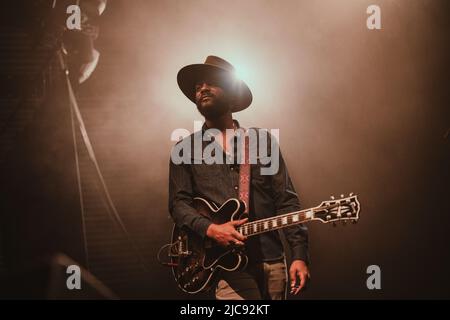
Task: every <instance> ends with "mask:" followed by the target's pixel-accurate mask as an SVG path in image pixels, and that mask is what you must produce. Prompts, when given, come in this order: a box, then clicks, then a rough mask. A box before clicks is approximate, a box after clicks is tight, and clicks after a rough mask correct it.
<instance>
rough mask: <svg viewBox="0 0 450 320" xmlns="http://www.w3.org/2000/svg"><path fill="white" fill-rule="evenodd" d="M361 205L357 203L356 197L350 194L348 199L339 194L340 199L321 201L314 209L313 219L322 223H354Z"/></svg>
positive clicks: (332, 198)
mask: <svg viewBox="0 0 450 320" xmlns="http://www.w3.org/2000/svg"><path fill="white" fill-rule="evenodd" d="M360 210H361V205H360V203H359V201H358V196H357V195H353V193H350V194H349V195H348V197H344V195H343V194H341V198H339V199H335V198H334V197H333V196H332V197H331V200H328V201H323V202H322V203H321V204H320V205H319V206H317V207H316V208H315V209H314V218H315V219H317V220H320V221H322V222H323V223H329V222H337V221H343V222H344V223H345V222H347V221H352V222H354V223H356V221H358V219H359V211H360Z"/></svg>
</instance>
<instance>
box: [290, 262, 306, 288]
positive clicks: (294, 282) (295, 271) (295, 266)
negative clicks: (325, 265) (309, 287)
mask: <svg viewBox="0 0 450 320" xmlns="http://www.w3.org/2000/svg"><path fill="white" fill-rule="evenodd" d="M289 275H290V276H291V294H297V293H299V292H300V290H302V289H303V288H304V287H305V285H306V281H308V279H309V278H310V277H311V276H310V275H309V270H308V266H307V265H306V263H305V262H304V261H302V260H294V261H292V264H291V267H290V269H289ZM298 280H299V281H298Z"/></svg>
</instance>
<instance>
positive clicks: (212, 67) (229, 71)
mask: <svg viewBox="0 0 450 320" xmlns="http://www.w3.org/2000/svg"><path fill="white" fill-rule="evenodd" d="M210 76H214V78H215V79H216V80H218V81H219V82H220V83H219V85H222V86H223V87H225V88H227V89H228V90H229V92H230V93H231V94H233V96H234V101H235V103H234V104H233V106H232V108H231V111H232V112H238V111H241V110H244V109H245V108H247V107H248V106H249V105H250V104H251V103H252V99H253V96H252V93H251V91H250V89H249V87H248V86H247V84H245V82H244V81H242V80H241V79H238V78H237V77H236V75H235V71H234V67H233V66H232V65H231V64H230V63H229V62H227V61H226V60H224V59H222V58H219V57H216V56H208V57H207V58H206V60H205V63H202V64H191V65H188V66H185V67H183V68H182V69H181V70H180V71H179V72H178V75H177V82H178V86H179V87H180V89H181V91H183V93H184V95H185V96H186V97H188V99H189V100H191V101H192V102H194V103H195V85H196V84H197V83H198V82H199V81H202V80H205V79H206V78H208V77H210Z"/></svg>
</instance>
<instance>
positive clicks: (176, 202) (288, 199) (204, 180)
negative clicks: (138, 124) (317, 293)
mask: <svg viewBox="0 0 450 320" xmlns="http://www.w3.org/2000/svg"><path fill="white" fill-rule="evenodd" d="M177 80H178V85H179V87H180V89H181V91H182V92H183V93H184V94H185V95H186V97H188V98H189V100H191V101H192V102H194V103H195V104H196V105H197V109H198V111H199V112H200V113H201V114H202V115H203V116H204V117H205V123H204V125H203V128H202V132H205V131H206V130H207V129H212V128H214V129H218V131H219V132H220V133H221V134H218V135H217V136H215V138H216V139H215V142H217V143H218V144H219V145H220V147H221V151H222V152H223V156H224V157H226V156H229V155H230V154H233V150H232V149H231V148H232V147H233V146H234V144H233V143H231V141H227V136H226V130H227V129H228V130H230V129H231V130H233V129H234V130H236V129H238V128H239V123H238V122H237V121H236V120H233V117H232V113H234V112H238V111H241V110H243V109H245V108H247V107H248V106H249V105H250V104H251V102H252V94H251V92H250V89H249V88H248V86H247V85H246V84H245V83H244V82H243V81H241V80H239V79H237V78H235V77H234V68H233V66H232V65H231V64H229V63H228V62H227V61H225V60H223V59H221V58H219V57H216V56H208V57H207V58H206V61H205V63H204V64H194V65H189V66H186V67H184V68H182V69H181V70H180V71H179V73H178V77H177ZM192 137H193V135H191V136H190V137H188V138H186V139H192ZM269 145H270V144H269ZM234 154H235V153H234ZM194 158H195V156H194ZM193 160H195V159H193ZM197 160H198V159H197ZM200 160H201V161H200V163H198V161H197V162H195V161H192V162H191V163H182V164H174V163H173V162H172V161H171V162H170V177H169V211H170V213H171V215H172V217H173V219H174V221H175V223H176V224H177V226H178V227H180V228H181V227H185V228H189V229H191V230H192V231H194V232H196V233H197V234H198V235H200V236H201V237H203V238H210V239H212V240H214V241H216V242H217V243H219V244H220V245H222V246H229V245H245V246H246V249H247V250H246V252H247V254H248V256H249V261H250V262H249V265H248V266H247V268H246V269H245V270H243V271H233V272H222V273H221V276H220V280H219V281H218V283H217V286H216V298H217V299H284V298H285V296H286V283H287V275H286V263H285V255H284V251H283V246H282V243H281V240H280V237H279V234H278V232H276V231H272V232H266V233H262V234H261V235H258V236H254V237H251V238H248V239H247V238H246V237H244V236H243V235H242V234H241V233H239V232H237V230H236V227H238V226H240V225H241V224H243V223H245V222H246V219H244V220H238V221H232V222H228V223H224V224H220V225H218V224H214V223H212V222H211V221H210V220H209V219H208V218H206V217H204V216H202V215H200V214H198V213H197V212H196V210H195V209H194V208H193V206H192V202H193V198H194V197H202V198H205V199H208V200H209V201H213V202H214V203H216V204H218V205H221V204H222V203H224V202H225V201H226V200H227V199H229V198H239V190H238V189H239V188H238V186H239V185H240V183H239V182H240V173H239V171H240V170H242V169H241V168H242V167H240V166H239V165H237V164H236V162H234V163H233V164H229V163H226V162H224V163H222V164H221V163H213V164H206V163H205V161H203V160H204V159H200ZM277 160H278V161H279V168H278V171H277V172H276V173H275V174H273V175H262V174H261V170H260V169H261V166H262V165H261V163H257V164H251V170H250V174H249V176H250V183H249V192H248V194H249V197H248V199H247V201H248V203H247V205H248V208H249V210H248V211H249V217H250V220H258V219H263V218H267V217H271V216H274V215H278V214H284V213H288V212H292V211H298V210H299V208H300V205H299V200H298V196H297V194H296V193H295V190H294V188H293V186H292V182H291V179H290V178H289V175H288V173H287V168H286V166H285V163H284V161H283V158H282V156H281V154H280V156H279V159H277ZM283 231H284V233H285V236H286V240H287V242H288V244H289V246H290V249H291V256H292V263H291V265H290V268H289V275H290V277H291V282H290V285H291V293H293V294H298V293H299V292H300V290H302V288H304V286H305V284H306V281H307V279H308V278H309V270H308V263H309V261H308V260H309V258H308V234H307V229H306V227H304V226H303V225H295V226H291V227H288V228H284V229H283Z"/></svg>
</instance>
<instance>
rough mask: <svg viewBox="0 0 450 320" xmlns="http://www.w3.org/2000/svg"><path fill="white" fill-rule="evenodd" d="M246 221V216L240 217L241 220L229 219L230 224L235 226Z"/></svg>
mask: <svg viewBox="0 0 450 320" xmlns="http://www.w3.org/2000/svg"><path fill="white" fill-rule="evenodd" d="M247 221H248V218H245V219H241V220H234V221H231V225H233V226H235V227H237V226H240V225H241V224H244V223H246V222H247Z"/></svg>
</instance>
